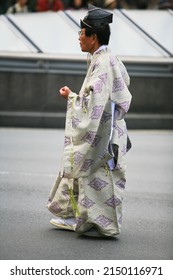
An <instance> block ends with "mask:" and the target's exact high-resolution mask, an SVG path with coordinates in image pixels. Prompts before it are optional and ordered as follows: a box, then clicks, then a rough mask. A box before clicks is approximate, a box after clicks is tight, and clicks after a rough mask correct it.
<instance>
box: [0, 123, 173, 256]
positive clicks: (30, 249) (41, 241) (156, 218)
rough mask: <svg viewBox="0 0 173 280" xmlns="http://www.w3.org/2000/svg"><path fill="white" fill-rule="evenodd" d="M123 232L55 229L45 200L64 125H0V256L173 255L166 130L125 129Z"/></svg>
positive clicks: (172, 135) (172, 186)
mask: <svg viewBox="0 0 173 280" xmlns="http://www.w3.org/2000/svg"><path fill="white" fill-rule="evenodd" d="M129 136H130V138H131V141H132V144H133V148H132V150H131V151H130V152H129V153H128V156H127V186H126V191H125V194H124V220H123V226H122V233H121V235H120V236H119V237H117V239H115V240H112V239H111V240H110V239H100V238H99V239H96V238H94V239H93V238H89V237H79V236H78V235H77V234H76V233H74V232H68V231H63V230H57V229H55V228H53V227H52V226H51V225H50V224H49V220H50V219H51V218H52V215H51V213H49V212H48V210H47V209H46V207H45V205H46V202H47V198H48V194H49V191H50V188H51V187H52V185H53V183H54V180H55V177H56V174H57V173H58V171H59V168H60V164H61V154H62V148H63V140H64V139H63V137H64V131H63V130H58V129H57V130H51V129H47V130H46V129H12V128H11V129H10V128H1V129H0V259H1V260H9V259H11V260H60V259H61V260H78V259H81V260H92V259H93V260H95V259H97V260H168V259H169V260H170V259H171V260H172V259H173V156H172V155H173V131H139V130H138V131H129Z"/></svg>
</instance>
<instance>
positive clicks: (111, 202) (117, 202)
mask: <svg viewBox="0 0 173 280" xmlns="http://www.w3.org/2000/svg"><path fill="white" fill-rule="evenodd" d="M105 204H106V205H108V206H111V207H112V208H116V206H118V205H120V204H121V200H120V199H119V198H117V197H116V196H114V195H113V196H112V197H111V198H109V199H108V200H107V201H106V202H105Z"/></svg>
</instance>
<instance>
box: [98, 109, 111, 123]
mask: <svg viewBox="0 0 173 280" xmlns="http://www.w3.org/2000/svg"><path fill="white" fill-rule="evenodd" d="M111 117H112V116H111V114H110V113H108V112H106V111H103V115H102V118H101V121H100V123H101V124H103V123H106V122H107V121H108V120H110V119H111Z"/></svg>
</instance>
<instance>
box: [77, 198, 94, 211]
mask: <svg viewBox="0 0 173 280" xmlns="http://www.w3.org/2000/svg"><path fill="white" fill-rule="evenodd" d="M80 204H81V205H82V206H83V207H85V208H87V209H89V208H91V207H92V206H93V205H94V204H95V202H94V201H92V200H91V199H89V198H88V197H87V196H85V197H84V198H83V199H82V200H81V202H80Z"/></svg>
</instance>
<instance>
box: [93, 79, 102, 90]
mask: <svg viewBox="0 0 173 280" xmlns="http://www.w3.org/2000/svg"><path fill="white" fill-rule="evenodd" d="M102 86H103V82H102V81H101V80H99V81H97V82H96V83H95V84H94V88H93V93H100V92H101V91H102Z"/></svg>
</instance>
